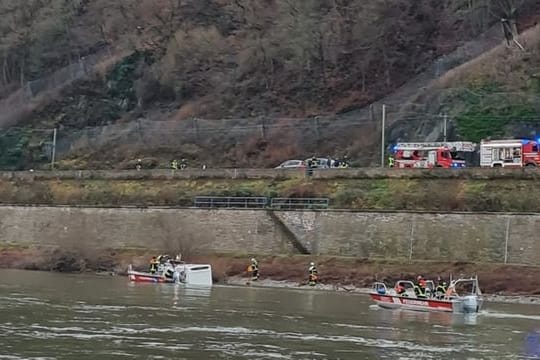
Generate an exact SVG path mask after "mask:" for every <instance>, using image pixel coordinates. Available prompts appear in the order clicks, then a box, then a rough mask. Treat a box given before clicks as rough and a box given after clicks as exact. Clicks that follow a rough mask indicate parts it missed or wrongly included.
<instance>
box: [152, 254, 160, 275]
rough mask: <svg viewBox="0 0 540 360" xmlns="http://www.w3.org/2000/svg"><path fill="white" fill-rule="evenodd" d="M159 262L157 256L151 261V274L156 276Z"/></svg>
mask: <svg viewBox="0 0 540 360" xmlns="http://www.w3.org/2000/svg"><path fill="white" fill-rule="evenodd" d="M158 265H159V261H158V259H157V258H156V257H155V256H152V259H151V260H150V273H151V274H155V273H156V272H157V271H158Z"/></svg>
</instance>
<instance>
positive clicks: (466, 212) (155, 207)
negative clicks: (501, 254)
mask: <svg viewBox="0 0 540 360" xmlns="http://www.w3.org/2000/svg"><path fill="white" fill-rule="evenodd" d="M14 207H20V208H66V209H104V210H105V209H107V210H109V209H119V210H121V209H128V210H197V211H218V210H219V211H265V212H266V211H277V212H313V213H366V214H368V213H369V214H410V215H413V214H428V215H429V214H432V215H471V216H473V215H493V216H540V213H536V212H488V211H483V212H473V211H423V210H376V209H274V208H200V207H193V206H136V205H121V206H118V205H116V206H113V205H111V206H97V205H50V204H0V208H14Z"/></svg>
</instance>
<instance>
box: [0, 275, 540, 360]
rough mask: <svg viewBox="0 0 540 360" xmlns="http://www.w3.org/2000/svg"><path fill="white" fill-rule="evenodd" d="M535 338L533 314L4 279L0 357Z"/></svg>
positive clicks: (233, 354)
mask: <svg viewBox="0 0 540 360" xmlns="http://www.w3.org/2000/svg"><path fill="white" fill-rule="evenodd" d="M537 329H538V330H540V306H539V305H531V306H525V305H505V304H486V308H485V310H484V311H482V312H481V313H480V314H479V315H477V316H474V317H465V316H463V315H461V316H459V315H450V314H440V313H421V312H409V311H392V310H384V309H379V308H377V307H376V306H373V305H372V304H371V303H370V301H369V298H368V297H367V296H366V295H358V294H343V293H334V292H324V291H316V290H315V291H314V290H290V289H262V288H254V287H227V286H214V287H212V288H211V289H196V288H185V287H181V286H174V285H166V284H130V283H128V281H127V279H126V278H123V277H108V276H89V275H66V274H55V273H43V272H30V271H14V270H3V271H0V359H78V360H82V359H250V360H254V359H392V360H396V359H524V358H535V357H530V356H527V355H526V354H527V353H532V351H533V350H534V351H537V350H538V347H536V344H535V342H536V338H535V337H533V336H531V334H535V330H537ZM527 349H528V350H527ZM538 358H540V357H538Z"/></svg>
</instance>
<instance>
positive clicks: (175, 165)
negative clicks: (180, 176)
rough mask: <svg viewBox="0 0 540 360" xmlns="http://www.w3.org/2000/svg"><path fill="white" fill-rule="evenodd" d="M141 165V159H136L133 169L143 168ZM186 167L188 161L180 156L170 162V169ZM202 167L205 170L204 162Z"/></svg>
mask: <svg viewBox="0 0 540 360" xmlns="http://www.w3.org/2000/svg"><path fill="white" fill-rule="evenodd" d="M143 167H144V164H143V160H142V159H137V161H136V162H135V169H137V170H138V171H140V170H142V169H143ZM147 167H148V166H147ZM187 167H188V162H187V160H186V159H184V158H182V159H181V160H180V161H178V160H176V159H173V160H171V162H170V168H171V169H172V170H185V169H187ZM202 169H203V170H206V164H203V165H202Z"/></svg>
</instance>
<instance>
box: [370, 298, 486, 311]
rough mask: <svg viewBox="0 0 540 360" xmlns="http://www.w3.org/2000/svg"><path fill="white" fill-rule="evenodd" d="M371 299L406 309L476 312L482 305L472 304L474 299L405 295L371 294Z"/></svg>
mask: <svg viewBox="0 0 540 360" xmlns="http://www.w3.org/2000/svg"><path fill="white" fill-rule="evenodd" d="M370 296H371V299H372V300H373V301H375V303H376V304H377V305H379V306H380V307H382V308H386V309H406V310H415V311H438V312H448V313H474V312H478V310H479V308H480V306H479V305H477V304H476V303H474V304H472V302H473V299H472V298H468V299H466V300H465V301H464V300H461V299H459V300H437V299H418V298H416V299H414V298H410V297H405V296H393V295H381V294H370Z"/></svg>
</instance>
